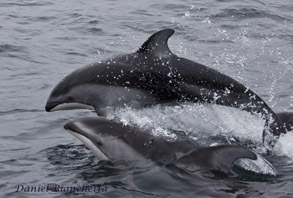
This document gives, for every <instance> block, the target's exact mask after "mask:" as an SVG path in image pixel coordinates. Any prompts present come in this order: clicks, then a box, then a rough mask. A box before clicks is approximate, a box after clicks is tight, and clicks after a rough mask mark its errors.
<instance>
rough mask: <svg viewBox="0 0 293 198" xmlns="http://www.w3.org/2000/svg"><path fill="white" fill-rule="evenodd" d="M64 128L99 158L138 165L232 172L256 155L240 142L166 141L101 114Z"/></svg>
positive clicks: (78, 120)
mask: <svg viewBox="0 0 293 198" xmlns="http://www.w3.org/2000/svg"><path fill="white" fill-rule="evenodd" d="M64 128H65V129H66V130H68V131H69V132H70V133H71V134H73V135H74V136H75V137H77V138H78V139H79V140H81V141H82V142H83V143H84V144H85V145H86V146H87V147H88V148H90V149H91V150H92V151H93V152H94V154H95V155H96V156H98V158H99V159H101V160H111V161H115V160H118V161H120V160H122V161H136V162H139V163H138V164H140V165H142V166H143V165H146V164H150V163H151V164H152V163H154V164H157V165H160V166H164V167H166V168H169V169H172V170H173V169H174V168H175V170H178V169H182V170H184V171H196V170H211V171H220V172H224V173H232V172H233V171H232V170H231V167H232V165H233V163H234V162H235V161H237V160H238V159H240V158H248V159H251V160H256V159H258V158H259V155H257V154H255V153H254V152H252V151H250V150H249V149H247V148H245V147H243V146H240V145H219V146H212V147H204V148H196V146H195V143H193V142H191V141H190V140H188V139H182V138H181V139H180V138H178V139H176V140H174V141H167V140H166V139H165V138H163V137H157V136H154V135H152V133H151V132H150V131H147V130H142V129H140V128H136V127H132V126H128V125H123V124H122V123H117V122H114V121H110V120H107V119H106V118H101V117H86V118H80V119H76V120H74V121H72V122H68V123H66V124H65V126H64ZM265 163H268V162H267V161H266V162H265ZM269 166H271V167H272V165H270V164H269ZM272 169H273V171H272V172H274V171H275V170H274V168H272Z"/></svg>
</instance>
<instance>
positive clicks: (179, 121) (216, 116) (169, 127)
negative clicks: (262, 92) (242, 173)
mask: <svg viewBox="0 0 293 198" xmlns="http://www.w3.org/2000/svg"><path fill="white" fill-rule="evenodd" d="M108 118H109V119H114V118H116V119H119V120H120V121H122V122H123V123H124V124H126V125H137V126H139V127H141V128H149V129H152V132H153V134H154V135H156V136H160V135H161V136H166V137H170V138H176V135H175V134H174V131H181V132H182V133H186V134H187V135H190V136H191V138H195V139H197V138H202V137H209V136H212V135H218V134H221V135H223V136H227V137H228V136H229V137H230V136H231V137H237V138H240V139H245V140H252V141H253V142H259V143H260V142H261V141H262V130H263V126H264V120H262V119H261V118H260V117H259V116H257V115H252V114H251V113H249V112H246V111H241V110H239V109H235V108H231V107H225V106H220V105H208V104H198V103H196V104H189V103H188V104H186V103H184V104H181V105H178V106H164V105H156V106H153V107H150V108H143V109H135V108H131V107H126V108H117V109H112V110H111V114H109V115H108Z"/></svg>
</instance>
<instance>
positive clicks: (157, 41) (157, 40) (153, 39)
mask: <svg viewBox="0 0 293 198" xmlns="http://www.w3.org/2000/svg"><path fill="white" fill-rule="evenodd" d="M174 32H175V31H174V30H172V29H164V30H161V31H159V32H156V33H154V34H153V35H152V36H150V37H149V38H148V40H147V41H146V42H144V44H143V45H142V46H141V47H140V48H139V50H138V51H137V52H146V53H154V54H157V55H159V56H162V55H165V56H166V55H171V54H172V52H171V51H170V49H169V47H168V39H169V38H170V37H171V36H172V35H173V34H174Z"/></svg>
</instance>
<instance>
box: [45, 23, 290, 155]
mask: <svg viewBox="0 0 293 198" xmlns="http://www.w3.org/2000/svg"><path fill="white" fill-rule="evenodd" d="M173 34H174V30H172V29H164V30H161V31H159V32H156V33H154V34H153V35H152V36H150V37H149V38H148V39H147V41H145V42H144V44H143V45H142V46H141V47H140V48H139V49H138V50H137V51H136V52H134V53H130V54H125V55H119V56H116V57H112V58H110V59H108V60H105V61H101V62H98V63H95V64H91V65H88V66H85V67H83V68H80V69H78V70H76V71H74V72H73V73H71V74H69V75H68V76H66V77H65V78H64V79H63V80H62V81H61V82H59V83H58V84H57V86H56V87H55V88H54V89H53V90H52V92H51V94H50V96H49V98H48V101H47V104H46V111H55V110H62V109H75V108H89V109H94V110H95V111H96V112H97V114H98V115H105V114H106V113H107V108H109V107H124V106H125V105H128V106H134V107H145V106H148V105H154V104H163V103H178V102H204V103H212V104H218V105H226V106H230V107H235V108H241V109H243V110H246V111H249V112H252V113H258V114H261V116H262V117H263V118H264V120H266V124H265V127H264V130H263V141H264V144H265V147H266V148H267V149H268V150H271V149H272V148H273V146H274V144H275V142H276V140H277V138H278V137H279V136H280V134H281V133H286V129H285V127H284V126H283V124H282V122H281V120H280V119H279V117H278V116H277V115H276V114H275V113H274V112H273V110H272V109H271V108H270V107H269V106H268V105H267V104H266V103H265V102H264V101H263V100H262V99H261V98H260V97H259V96H258V95H256V94H255V93H254V92H253V91H252V90H250V89H249V88H248V87H246V86H244V85H242V84H241V83H239V82H237V81H236V80H234V79H232V78H230V77H229V76H227V75H225V74H222V73H220V72H218V71H216V70H214V69H212V68H209V67H206V66H204V65H202V64H199V63H196V62H194V61H191V60H188V59H185V58H182V57H178V56H176V55H175V54H173V53H172V52H171V51H170V49H169V47H168V43H167V42H168V39H169V38H170V37H171V36H172V35H173Z"/></svg>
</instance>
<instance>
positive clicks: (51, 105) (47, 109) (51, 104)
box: [45, 101, 59, 112]
mask: <svg viewBox="0 0 293 198" xmlns="http://www.w3.org/2000/svg"><path fill="white" fill-rule="evenodd" d="M58 105H59V103H58V102H50V101H48V102H47V104H46V107H45V109H46V111H47V112H50V111H51V110H52V109H54V107H56V106H58Z"/></svg>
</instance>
